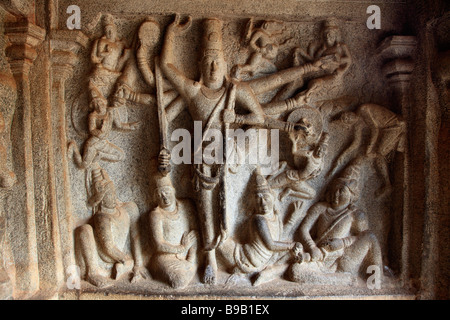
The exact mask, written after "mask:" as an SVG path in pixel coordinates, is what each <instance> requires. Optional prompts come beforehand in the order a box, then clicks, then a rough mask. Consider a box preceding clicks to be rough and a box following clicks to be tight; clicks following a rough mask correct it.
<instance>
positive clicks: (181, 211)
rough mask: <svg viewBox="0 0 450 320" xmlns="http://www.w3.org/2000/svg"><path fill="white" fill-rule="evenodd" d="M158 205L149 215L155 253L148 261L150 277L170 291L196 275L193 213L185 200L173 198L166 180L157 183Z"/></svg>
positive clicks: (195, 238)
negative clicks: (163, 283) (168, 286)
mask: <svg viewBox="0 0 450 320" xmlns="http://www.w3.org/2000/svg"><path fill="white" fill-rule="evenodd" d="M155 196H156V198H157V201H158V206H157V207H156V208H155V209H154V210H153V211H152V212H151V213H150V230H151V235H152V238H153V243H154V246H155V248H156V252H155V254H154V255H153V257H152V261H151V272H152V275H153V276H154V277H155V278H157V279H160V280H162V281H164V282H166V283H168V284H169V285H170V286H171V287H173V288H182V287H185V286H186V285H188V284H189V282H191V281H192V279H193V278H194V276H195V275H196V273H197V241H198V234H197V231H195V226H196V223H195V210H194V206H193V205H192V203H190V202H189V201H188V200H180V199H177V198H176V197H175V189H174V188H173V186H172V182H171V181H170V178H169V177H164V176H161V177H160V178H159V179H158V180H157V189H156V193H155Z"/></svg>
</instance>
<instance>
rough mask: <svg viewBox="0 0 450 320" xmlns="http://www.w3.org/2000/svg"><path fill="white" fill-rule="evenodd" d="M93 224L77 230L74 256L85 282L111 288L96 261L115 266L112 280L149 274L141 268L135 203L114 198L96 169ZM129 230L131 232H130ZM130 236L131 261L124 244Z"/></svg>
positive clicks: (104, 175) (103, 174)
mask: <svg viewBox="0 0 450 320" xmlns="http://www.w3.org/2000/svg"><path fill="white" fill-rule="evenodd" d="M92 180H93V186H92V189H93V190H92V196H91V197H90V199H89V203H90V205H91V206H92V207H93V212H94V216H93V225H92V226H91V225H90V224H85V225H83V226H81V227H79V228H78V229H77V230H76V239H77V241H78V246H79V247H78V250H77V254H78V255H79V257H80V258H81V262H82V263H84V265H85V267H86V281H88V282H90V283H91V284H93V285H95V286H97V287H105V286H108V285H111V284H112V282H111V281H110V279H109V278H107V277H105V276H104V275H103V274H104V272H103V270H102V269H101V268H100V266H99V263H98V259H99V258H101V259H102V260H103V261H105V262H107V263H113V264H114V273H115V274H114V277H115V279H119V278H120V276H121V275H123V274H125V273H127V272H129V271H131V270H133V279H132V281H133V282H135V281H137V280H139V279H142V278H143V279H148V278H149V274H148V271H147V270H146V269H145V268H144V267H143V265H142V263H143V262H142V256H141V251H140V250H141V248H140V242H139V226H138V217H139V210H138V207H137V206H136V204H135V203H134V202H127V203H122V202H120V201H119V200H118V199H117V196H116V189H115V187H114V184H113V182H112V181H111V179H110V178H109V176H108V174H107V172H106V171H105V170H103V169H102V168H100V167H99V166H96V168H95V169H94V170H92ZM130 230H131V233H130ZM129 236H131V248H132V251H133V257H134V261H133V258H132V257H131V256H130V255H129V254H127V253H126V251H125V245H126V243H127V240H128V237H129Z"/></svg>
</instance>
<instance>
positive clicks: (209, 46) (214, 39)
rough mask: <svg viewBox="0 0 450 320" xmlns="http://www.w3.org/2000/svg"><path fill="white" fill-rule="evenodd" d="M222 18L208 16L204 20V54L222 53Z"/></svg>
mask: <svg viewBox="0 0 450 320" xmlns="http://www.w3.org/2000/svg"><path fill="white" fill-rule="evenodd" d="M222 27H223V22H222V20H219V19H216V18H208V19H206V20H205V21H204V22H203V30H204V31H203V32H204V34H203V55H204V56H205V55H207V54H208V53H216V54H217V53H219V54H222V53H223V52H222V50H223V46H222Z"/></svg>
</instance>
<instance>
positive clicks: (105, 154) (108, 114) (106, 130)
mask: <svg viewBox="0 0 450 320" xmlns="http://www.w3.org/2000/svg"><path fill="white" fill-rule="evenodd" d="M91 105H92V106H93V108H94V111H92V112H91V113H90V114H89V120H88V121H89V133H90V136H89V138H88V140H87V141H86V144H85V146H84V152H83V156H81V154H80V151H79V149H78V146H77V145H76V143H75V141H70V142H69V146H68V156H69V158H70V157H72V155H73V156H74V157H75V158H74V159H75V163H76V164H77V165H78V167H80V168H82V169H88V168H90V167H91V166H92V165H93V164H94V163H97V161H99V160H103V161H109V162H118V161H121V160H123V159H124V153H123V151H122V149H120V148H119V147H117V146H116V145H114V144H112V143H111V142H109V141H108V136H109V134H110V133H111V130H112V129H113V127H116V128H118V129H121V130H124V131H133V130H136V129H137V128H138V126H139V122H129V123H122V122H121V120H120V116H119V114H118V113H117V112H116V110H115V108H114V107H113V108H111V107H108V106H107V101H106V99H104V98H103V97H100V96H96V97H94V98H93V100H92V103H91Z"/></svg>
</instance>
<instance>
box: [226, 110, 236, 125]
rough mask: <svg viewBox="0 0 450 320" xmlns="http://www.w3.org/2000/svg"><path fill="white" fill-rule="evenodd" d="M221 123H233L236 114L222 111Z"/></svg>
mask: <svg viewBox="0 0 450 320" xmlns="http://www.w3.org/2000/svg"><path fill="white" fill-rule="evenodd" d="M223 121H224V122H225V123H234V122H235V121H236V113H235V112H234V110H228V109H226V110H224V111H223Z"/></svg>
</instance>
